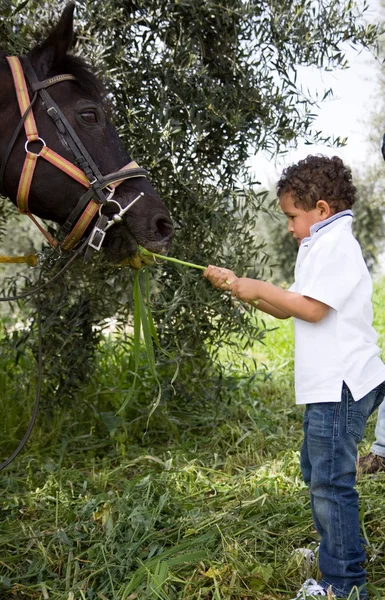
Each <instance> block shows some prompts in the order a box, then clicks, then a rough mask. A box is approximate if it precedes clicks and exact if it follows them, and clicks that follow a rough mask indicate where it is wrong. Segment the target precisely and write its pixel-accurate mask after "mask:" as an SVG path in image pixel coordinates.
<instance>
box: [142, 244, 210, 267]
mask: <svg viewBox="0 0 385 600" xmlns="http://www.w3.org/2000/svg"><path fill="white" fill-rule="evenodd" d="M139 252H140V253H141V254H144V255H145V256H153V257H154V258H160V259H161V260H168V261H169V262H173V263H177V264H178V265H183V266H184V267H191V268H193V269H200V270H201V271H205V270H206V269H207V267H202V265H195V264H194V263H189V262H185V261H184V260H179V259H178V258H172V257H171V256H163V254H155V253H154V252H150V251H149V250H146V248H143V247H142V246H139Z"/></svg>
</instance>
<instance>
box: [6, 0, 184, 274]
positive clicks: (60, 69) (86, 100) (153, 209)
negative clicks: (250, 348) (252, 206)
mask: <svg viewBox="0 0 385 600" xmlns="http://www.w3.org/2000/svg"><path fill="white" fill-rule="evenodd" d="M74 8H75V4H74V2H70V3H68V4H67V5H66V7H65V8H64V10H63V12H62V15H61V17H60V19H59V21H58V23H57V25H56V27H54V29H53V30H52V31H51V32H50V34H49V35H48V37H47V38H46V39H45V40H44V41H43V42H42V43H40V44H38V45H36V46H34V47H33V48H32V49H31V50H30V51H29V52H28V53H27V54H26V55H25V56H22V57H11V56H7V54H6V53H5V52H1V53H0V78H1V82H2V83H1V87H0V121H1V123H2V131H1V134H0V193H1V195H2V196H4V197H8V198H9V199H10V200H11V201H12V202H13V203H14V204H15V205H16V206H17V207H18V210H19V212H21V213H24V214H27V215H28V216H29V217H31V218H32V220H33V221H34V222H35V223H36V224H37V225H38V226H39V228H40V229H42V226H41V224H40V223H39V222H38V221H37V220H36V218H35V217H39V218H41V219H48V220H50V221H54V222H55V223H57V224H58V225H59V226H60V227H59V233H58V239H54V238H53V237H52V236H51V235H50V234H49V233H48V232H44V234H45V235H46V237H47V239H48V241H49V242H50V243H51V245H53V246H55V247H57V246H59V248H60V249H61V250H62V251H71V250H73V249H74V248H79V245H80V244H82V243H83V244H84V247H85V254H87V253H88V258H89V255H90V253H91V254H92V252H94V251H95V250H96V251H98V250H100V249H101V248H102V247H103V250H104V252H105V254H106V256H107V259H108V260H109V261H110V262H111V263H114V264H118V265H127V266H130V267H132V268H134V269H139V268H141V266H143V262H146V261H147V260H148V259H146V258H144V257H143V256H142V254H141V253H140V252H139V248H138V247H139V246H142V247H144V248H146V249H147V250H149V251H150V252H156V253H162V254H165V253H167V251H168V249H169V247H170V244H171V240H172V237H173V233H174V229H173V224H172V221H171V218H170V214H169V212H168V210H167V208H166V206H165V205H164V203H163V202H162V200H161V199H160V197H159V196H158V194H157V193H156V191H155V190H154V188H153V187H152V185H151V183H150V181H149V180H148V177H147V172H146V171H145V170H144V169H143V168H141V167H139V165H137V163H136V162H135V161H133V160H132V158H131V156H130V155H129V154H128V153H127V151H126V150H125V148H124V146H123V143H122V141H121V140H120V138H119V136H118V133H117V131H116V129H115V128H114V126H113V125H112V124H111V122H110V119H109V111H108V107H107V106H106V103H105V101H104V93H103V90H104V86H103V84H102V83H101V82H100V81H99V80H98V78H97V77H96V76H95V75H94V74H93V73H92V70H91V68H90V67H89V65H88V64H87V63H86V62H85V61H84V60H83V59H82V58H80V57H77V56H75V55H73V54H71V53H70V52H69V51H70V48H71V45H72V41H73V36H74V30H73V20H74ZM84 240H86V243H84Z"/></svg>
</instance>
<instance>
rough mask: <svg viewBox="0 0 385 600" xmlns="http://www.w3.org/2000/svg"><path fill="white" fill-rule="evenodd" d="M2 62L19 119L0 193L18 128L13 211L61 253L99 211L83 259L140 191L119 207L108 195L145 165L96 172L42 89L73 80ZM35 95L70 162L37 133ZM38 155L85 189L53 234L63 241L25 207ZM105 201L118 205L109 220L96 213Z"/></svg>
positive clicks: (21, 62)
mask: <svg viewBox="0 0 385 600" xmlns="http://www.w3.org/2000/svg"><path fill="white" fill-rule="evenodd" d="M6 60H7V62H8V65H9V67H10V69H11V73H12V77H13V82H14V86H15V91H16V95H17V101H18V105H19V109H20V114H21V120H20V121H19V124H18V125H17V127H16V129H15V132H14V134H13V136H12V138H11V140H10V142H9V144H8V147H7V150H6V152H5V155H4V158H3V161H2V164H1V167H0V192H2V193H3V192H4V195H6V193H5V191H4V175H5V171H6V167H7V164H8V160H9V158H10V155H11V153H12V150H13V147H14V145H15V142H16V140H17V138H18V136H19V134H20V131H21V129H22V128H23V126H24V130H25V134H26V138H27V139H26V143H25V151H26V156H25V160H24V165H23V169H22V172H21V175H20V180H19V185H18V191H17V197H16V203H17V207H18V210H19V212H20V213H22V214H25V215H27V216H29V217H30V218H31V219H32V221H33V222H34V223H35V225H36V226H37V227H38V228H39V229H40V231H41V232H42V233H43V235H44V236H45V237H46V239H47V240H48V242H49V243H50V244H51V246H53V247H58V246H59V247H60V248H61V249H62V250H67V251H68V250H73V248H74V247H75V246H76V244H77V243H78V242H79V241H80V239H81V238H82V236H83V234H84V233H85V231H86V230H87V228H88V227H89V225H90V224H91V222H92V221H93V219H94V217H95V216H96V214H97V213H99V217H98V219H97V221H96V224H95V226H94V227H93V229H92V232H91V234H90V235H89V238H88V244H87V248H86V257H87V258H88V257H89V255H90V252H92V250H100V248H101V246H102V243H103V240H104V237H105V234H106V231H107V230H108V229H109V228H110V227H111V226H112V225H114V224H115V223H120V222H121V221H122V217H123V215H124V214H125V213H126V212H127V211H128V210H129V209H130V208H131V207H132V206H133V204H134V203H135V202H137V201H138V200H139V199H140V198H141V197H142V196H143V194H139V196H137V197H136V198H134V200H132V201H131V202H130V203H129V204H128V205H127V206H126V207H124V208H123V207H122V206H121V205H120V204H119V202H117V201H116V200H114V199H113V195H114V192H115V189H116V187H117V186H118V185H120V184H121V183H122V182H123V181H125V180H126V179H133V178H135V177H147V172H146V171H145V169H143V168H141V167H139V166H138V165H137V163H136V162H135V161H131V162H130V163H129V164H128V165H126V166H124V167H123V168H122V169H120V170H119V171H117V172H113V173H110V174H108V175H102V174H101V173H100V171H99V168H98V167H97V165H96V164H95V162H94V160H93V159H92V157H91V156H90V154H89V153H88V151H87V149H86V148H85V147H84V145H83V143H82V141H81V140H80V138H79V136H78V135H77V134H76V132H75V131H74V129H73V127H72V125H71V124H70V123H69V121H68V119H67V118H66V117H65V116H64V114H63V112H62V111H61V109H60V108H59V106H58V105H57V104H56V103H55V102H54V100H53V99H52V98H51V96H50V95H49V93H48V92H47V90H46V88H48V87H50V86H51V85H55V84H58V83H60V82H62V81H66V80H76V77H75V76H74V75H70V74H62V75H56V76H54V77H50V78H49V79H45V80H44V81H39V80H38V78H37V76H36V73H35V71H34V69H33V67H32V65H31V63H30V61H29V59H28V58H27V57H22V58H18V57H16V56H7V57H6ZM23 66H24V71H23ZM26 78H27V80H28V83H29V86H30V89H31V90H32V92H33V97H32V100H30V97H29V93H28V86H27V83H26ZM38 97H40V99H41V101H42V103H43V105H44V106H45V108H46V111H47V114H48V115H49V117H50V118H51V119H52V120H53V122H54V124H55V126H56V128H57V129H58V131H59V133H60V135H61V136H62V138H64V140H65V142H66V144H67V146H68V147H69V148H70V149H71V151H72V153H73V156H74V163H75V164H74V163H72V162H70V161H68V160H67V159H65V158H63V157H62V156H61V155H59V154H57V153H56V152H54V150H51V149H50V148H48V147H47V145H46V143H45V141H44V140H43V139H42V138H41V137H40V136H39V133H38V129H37V126H36V122H35V118H34V116H33V105H34V104H35V102H36V100H37V98H38ZM32 142H38V143H40V144H41V148H40V150H39V151H38V152H33V151H32V149H31V146H30V145H31V144H32ZM38 158H43V159H45V160H46V161H48V162H49V163H51V164H52V165H54V166H55V167H57V168H58V169H60V170H61V171H63V172H64V173H66V174H67V175H68V176H69V177H71V178H72V179H75V180H76V181H77V182H78V183H80V184H81V185H83V186H84V187H85V188H86V189H87V191H86V192H85V193H84V194H83V195H82V196H81V198H80V199H79V201H78V203H77V205H76V206H75V208H74V209H73V210H72V212H71V214H70V215H69V216H68V218H67V220H66V222H65V223H64V225H63V226H62V227H61V231H60V233H59V235H60V237H62V238H64V239H63V240H62V241H60V242H59V241H58V240H56V239H55V238H53V236H51V234H50V233H49V232H47V231H46V230H45V229H44V228H43V227H42V226H41V225H40V223H39V222H38V221H37V220H36V219H35V217H34V216H33V215H32V213H31V212H30V210H29V207H28V197H29V192H30V188H31V184H32V181H33V175H34V172H35V167H36V164H37V160H38ZM106 192H107V194H106ZM108 204H110V205H111V204H113V205H114V207H115V208H116V207H117V209H118V212H116V213H115V214H114V215H113V216H112V218H111V219H109V218H108V217H107V216H106V215H105V214H103V212H102V208H103V207H105V206H107V205H108Z"/></svg>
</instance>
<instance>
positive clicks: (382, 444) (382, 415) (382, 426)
mask: <svg viewBox="0 0 385 600" xmlns="http://www.w3.org/2000/svg"><path fill="white" fill-rule="evenodd" d="M374 435H375V436H376V441H375V442H374V444H373V445H372V447H371V448H370V452H373V454H377V456H381V457H382V458H385V402H383V403H382V404H381V406H380V408H379V409H378V417H377V423H376V430H375V432H374Z"/></svg>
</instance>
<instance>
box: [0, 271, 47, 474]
mask: <svg viewBox="0 0 385 600" xmlns="http://www.w3.org/2000/svg"><path fill="white" fill-rule="evenodd" d="M42 275H43V269H41V271H40V275H39V282H40V281H41V278H42ZM41 289H42V286H38V287H37V292H36V298H37V312H36V315H37V335H38V350H37V365H38V377H37V387H36V395H35V403H34V405H33V410H32V415H31V418H30V421H29V424H28V427H27V431H26V432H25V434H24V436H23V439H22V440H21V441H20V442H19V445H18V446H17V448H16V450H14V451H13V452H12V454H11V455H10V456H9V457H8V458H7V459H6V460H5V461H4V462H3V463H1V464H0V471H2V470H3V469H5V467H7V466H8V465H9V464H10V463H11V462H12V461H13V460H14V459H15V458H16V456H17V455H18V454H19V453H20V452H21V451H22V449H23V448H24V446H25V444H26V443H27V442H28V440H29V438H30V435H31V433H32V429H33V426H34V425H35V421H36V417H37V413H38V411H39V404H40V397H41V384H42V381H43V335H42V330H41V302H40V291H41Z"/></svg>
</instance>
